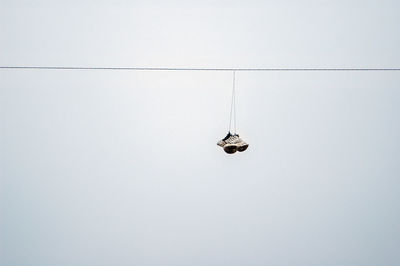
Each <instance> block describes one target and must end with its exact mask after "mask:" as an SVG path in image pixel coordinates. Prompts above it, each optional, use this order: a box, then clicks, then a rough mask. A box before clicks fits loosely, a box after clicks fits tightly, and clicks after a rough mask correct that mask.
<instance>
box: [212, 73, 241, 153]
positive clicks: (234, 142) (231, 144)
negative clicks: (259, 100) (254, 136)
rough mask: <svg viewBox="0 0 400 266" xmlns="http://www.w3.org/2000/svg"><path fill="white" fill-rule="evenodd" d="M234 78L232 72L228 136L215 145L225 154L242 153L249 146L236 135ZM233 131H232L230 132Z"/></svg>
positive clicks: (234, 74)
mask: <svg viewBox="0 0 400 266" xmlns="http://www.w3.org/2000/svg"><path fill="white" fill-rule="evenodd" d="M235 76H236V73H235V71H233V86H232V99H231V111H230V115H229V129H228V134H227V135H226V136H225V137H224V138H223V139H221V140H220V141H218V143H217V145H218V146H221V147H222V148H223V149H224V151H225V152H226V153H229V154H233V153H235V152H236V151H239V152H243V151H245V150H246V149H247V148H248V147H249V144H247V143H246V142H244V141H243V140H242V139H241V138H240V136H239V134H237V133H236V92H235V82H236V80H235ZM232 118H233V128H232ZM232 129H233V130H232Z"/></svg>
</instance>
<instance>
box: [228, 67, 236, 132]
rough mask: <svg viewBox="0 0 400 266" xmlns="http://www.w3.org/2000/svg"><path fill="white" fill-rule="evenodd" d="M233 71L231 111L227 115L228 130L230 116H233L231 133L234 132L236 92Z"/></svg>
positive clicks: (230, 125)
mask: <svg viewBox="0 0 400 266" xmlns="http://www.w3.org/2000/svg"><path fill="white" fill-rule="evenodd" d="M235 74H236V73H235V71H233V82H232V100H231V113H230V116H229V132H231V130H232V116H233V129H234V131H233V133H234V134H236V92H235Z"/></svg>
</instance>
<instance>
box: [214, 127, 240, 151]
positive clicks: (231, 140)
mask: <svg viewBox="0 0 400 266" xmlns="http://www.w3.org/2000/svg"><path fill="white" fill-rule="evenodd" d="M238 143H239V138H238V136H237V135H232V134H231V133H230V132H229V133H228V135H226V137H225V138H223V139H222V140H220V141H219V142H218V143H217V145H218V146H221V147H222V148H223V149H224V151H225V152H226V153H229V154H232V153H235V152H236V151H237V150H238Z"/></svg>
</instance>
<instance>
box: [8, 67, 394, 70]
mask: <svg viewBox="0 0 400 266" xmlns="http://www.w3.org/2000/svg"><path fill="white" fill-rule="evenodd" d="M0 69H36V70H142V71H400V68H186V67H182V68H180V67H79V66H0Z"/></svg>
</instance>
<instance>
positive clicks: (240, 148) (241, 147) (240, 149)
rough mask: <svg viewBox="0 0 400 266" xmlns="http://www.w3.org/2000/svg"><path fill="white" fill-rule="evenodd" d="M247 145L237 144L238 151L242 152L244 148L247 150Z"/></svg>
mask: <svg viewBox="0 0 400 266" xmlns="http://www.w3.org/2000/svg"><path fill="white" fill-rule="evenodd" d="M248 147H249V144H246V145H243V146H239V147H238V148H237V150H238V152H243V151H245V150H247V148H248Z"/></svg>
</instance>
